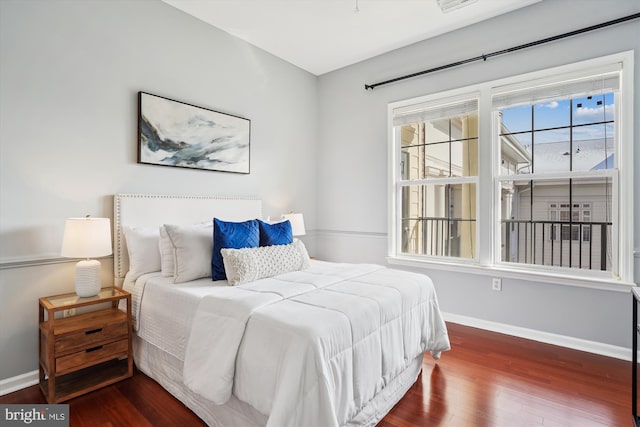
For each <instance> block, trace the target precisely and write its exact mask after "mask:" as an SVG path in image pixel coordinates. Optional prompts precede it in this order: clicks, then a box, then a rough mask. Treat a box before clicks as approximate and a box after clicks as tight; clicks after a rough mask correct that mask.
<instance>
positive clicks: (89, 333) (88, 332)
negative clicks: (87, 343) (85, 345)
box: [85, 328, 102, 335]
mask: <svg viewBox="0 0 640 427" xmlns="http://www.w3.org/2000/svg"><path fill="white" fill-rule="evenodd" d="M100 331H102V328H98V329H92V330H90V331H87V332H85V335H91V334H95V333H97V332H100Z"/></svg>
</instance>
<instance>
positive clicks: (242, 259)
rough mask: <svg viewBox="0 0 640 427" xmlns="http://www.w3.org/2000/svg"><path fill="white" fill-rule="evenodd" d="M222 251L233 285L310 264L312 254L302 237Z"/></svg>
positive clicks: (225, 266) (294, 269) (296, 269)
mask: <svg viewBox="0 0 640 427" xmlns="http://www.w3.org/2000/svg"><path fill="white" fill-rule="evenodd" d="M221 252H222V257H223V260H224V268H225V270H226V272H227V281H228V282H229V284H230V285H231V286H235V285H241V284H243V283H247V282H252V281H254V280H258V279H264V278H266V277H273V276H277V275H278V274H283V273H288V272H290V271H298V270H304V269H305V268H309V254H308V253H307V248H305V246H304V243H302V241H300V240H296V241H295V242H293V243H291V244H289V245H275V246H261V247H259V248H249V249H222V250H221Z"/></svg>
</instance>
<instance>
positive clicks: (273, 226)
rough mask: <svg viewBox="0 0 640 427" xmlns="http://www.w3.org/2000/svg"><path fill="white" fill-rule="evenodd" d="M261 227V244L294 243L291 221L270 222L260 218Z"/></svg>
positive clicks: (259, 224)
mask: <svg viewBox="0 0 640 427" xmlns="http://www.w3.org/2000/svg"><path fill="white" fill-rule="evenodd" d="M258 226H259V228H260V246H272V245H288V244H290V243H293V232H292V231H291V222H289V220H288V219H287V220H284V221H281V222H276V223H268V222H264V221H261V220H258Z"/></svg>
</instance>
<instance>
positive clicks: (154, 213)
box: [113, 194, 262, 286]
mask: <svg viewBox="0 0 640 427" xmlns="http://www.w3.org/2000/svg"><path fill="white" fill-rule="evenodd" d="M213 217H216V218H220V219H223V220H225V221H245V220H248V219H253V218H261V217H262V201H261V200H260V199H258V198H255V197H240V196H238V197H235V196H163V195H150V194H116V195H115V196H114V200H113V275H114V281H115V284H116V286H122V283H123V282H124V276H125V275H126V274H127V271H129V255H128V252H127V246H126V241H125V239H124V233H123V228H122V227H124V226H132V227H160V226H161V225H162V224H177V225H187V224H195V223H199V222H205V221H212V220H213Z"/></svg>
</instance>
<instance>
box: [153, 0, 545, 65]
mask: <svg viewBox="0 0 640 427" xmlns="http://www.w3.org/2000/svg"><path fill="white" fill-rule="evenodd" d="M163 1H164V2H166V3H168V4H170V5H172V6H174V7H176V8H178V9H181V10H183V11H184V12H186V13H188V14H190V15H193V16H195V17H197V18H199V19H201V20H202V21H204V22H207V23H209V24H211V25H213V26H215V27H217V28H219V29H221V30H223V31H226V32H228V33H230V34H232V35H234V36H236V37H239V38H241V39H243V40H246V41H247V42H249V43H251V44H253V45H254V46H257V47H259V48H261V49H264V50H266V51H267V52H270V53H271V54H273V55H275V56H277V57H279V58H282V59H284V60H285V61H288V62H290V63H292V64H294V65H296V66H298V67H300V68H302V69H304V70H307V71H309V72H311V73H313V74H315V75H321V74H324V73H327V72H329V71H333V70H336V69H338V68H342V67H345V66H347V65H351V64H354V63H356V62H359V61H362V60H365V59H368V58H371V57H374V56H376V55H380V54H382V53H385V52H389V51H391V50H394V49H397V48H400V47H403V46H407V45H410V44H412V43H415V42H418V41H421V40H425V39H428V38H430V37H434V36H437V35H439V34H443V33H446V32H448V31H452V30H455V29H458V28H461V27H464V26H467V25H471V24H474V23H476V22H479V21H482V20H485V19H489V18H491V17H494V16H497V15H500V14H503V13H506V12H509V11H512V10H515V9H518V8H521V7H524V6H528V5H530V4H533V3H537V2H538V1H541V0H477V1H476V2H475V3H472V4H470V5H468V6H466V7H463V8H459V9H456V10H452V11H450V12H448V13H443V12H442V11H441V10H440V8H439V7H438V4H437V1H436V0H163ZM356 5H357V7H358V9H359V11H356Z"/></svg>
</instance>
